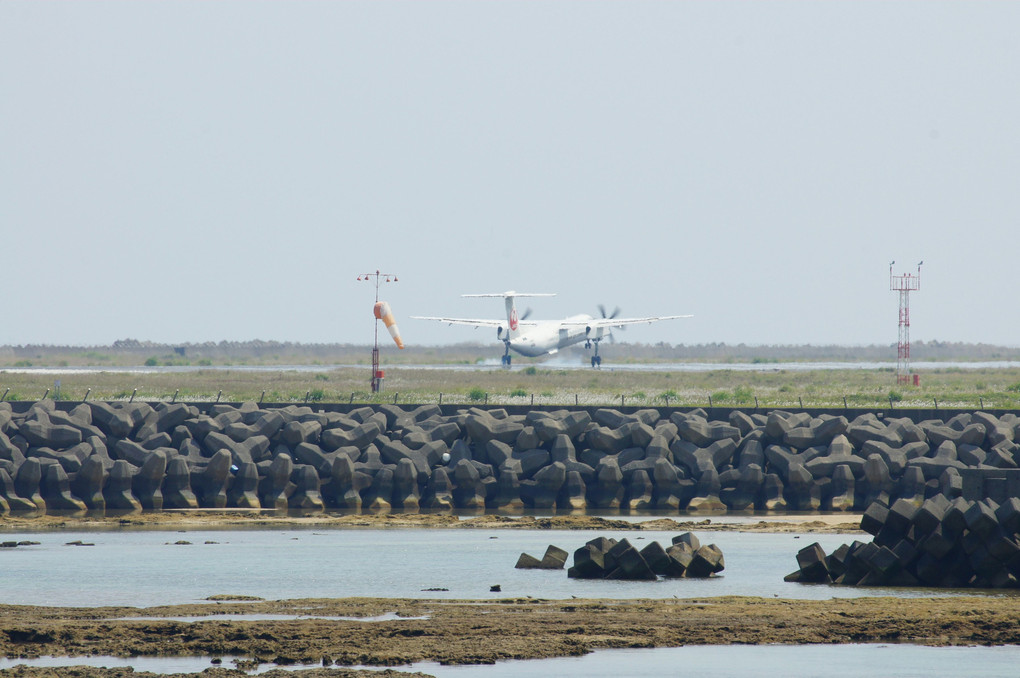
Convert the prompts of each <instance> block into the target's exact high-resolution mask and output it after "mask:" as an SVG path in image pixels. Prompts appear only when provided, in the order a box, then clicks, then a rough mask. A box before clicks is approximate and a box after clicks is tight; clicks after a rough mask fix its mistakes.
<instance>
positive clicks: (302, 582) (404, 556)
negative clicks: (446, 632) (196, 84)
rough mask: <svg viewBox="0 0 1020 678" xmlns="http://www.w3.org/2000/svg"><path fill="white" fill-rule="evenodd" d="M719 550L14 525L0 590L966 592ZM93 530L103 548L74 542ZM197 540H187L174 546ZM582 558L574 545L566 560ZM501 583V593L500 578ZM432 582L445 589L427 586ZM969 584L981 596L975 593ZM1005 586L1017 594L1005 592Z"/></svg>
mask: <svg viewBox="0 0 1020 678" xmlns="http://www.w3.org/2000/svg"><path fill="white" fill-rule="evenodd" d="M695 534H696V535H697V536H698V538H699V539H700V540H701V542H702V543H703V544H708V543H715V544H717V545H718V546H719V548H721V549H722V551H723V554H724V557H725V562H726V569H725V570H724V571H723V572H722V576H720V577H716V578H713V579H707V580H698V579H661V580H659V581H656V582H625V581H601V580H599V581H593V580H579V579H570V578H568V577H567V575H566V572H565V571H564V570H517V569H515V568H514V565H515V564H516V562H517V558H518V557H519V556H520V554H521V553H522V552H527V553H530V554H531V555H533V556H535V557H538V558H541V557H542V555H543V554H544V553H545V549H546V546H548V545H549V544H555V545H556V546H558V547H560V548H563V549H565V550H567V551H568V552H570V553H571V554H572V553H573V551H574V550H575V549H577V548H578V547H580V546H581V545H583V544H584V543H585V542H587V541H589V540H590V539H593V538H595V537H598V536H606V537H615V538H617V539H622V538H627V539H629V540H630V541H631V543H633V544H634V545H635V546H636V547H637V548H639V549H640V548H643V547H644V546H645V545H646V544H647V543H648V542H649V541H652V540H655V541H658V542H659V543H661V544H663V545H664V546H668V545H669V544H670V542H671V539H672V537H673V536H675V535H676V533H675V532H653V531H642V532H633V531H612V530H607V531H603V530H599V531H589V530H570V531H567V530H563V531H561V530H555V531H551V530H544V531H543V530H500V529H491V530H488V529H451V530H436V529H429V530H421V529H417V530H416V529H407V530H398V529H386V530H376V529H356V530H350V529H323V528H321V527H319V528H314V529H285V530H281V529H258V530H252V529H247V530H243V529H242V530H237V529H229V530H190V531H183V532H182V531H158V530H130V529H125V530H104V531H91V532H63V531H61V532H33V533H19V534H11V533H6V534H5V538H8V539H16V540H32V541H38V542H40V544H39V545H37V546H19V547H17V548H8V549H0V600H2V601H3V602H5V603H8V604H23V605H55V606H83V607H91V606H102V605H128V606H154V605H170V604H179V603H192V602H199V601H203V600H205V599H206V598H208V597H209V596H213V595H217V594H231V595H253V596H260V597H262V598H266V599H270V600H278V599H287V598H317V597H328V598H339V597H350V596H369V597H384V598H444V599H479V598H484V599H490V598H515V597H522V596H532V597H534V598H553V599H564V598H571V597H578V598H667V597H670V596H674V597H678V598H693V597H697V598H701V597H708V596H723V595H746V596H774V597H780V598H794V599H796V598H800V599H827V598H832V597H858V596H875V595H879V596H888V595H897V596H910V597H917V596H931V595H954V593H960V592H946V591H941V592H936V591H932V590H928V589H886V588H873V589H867V588H852V587H835V586H822V585H803V584H788V583H786V582H784V581H783V577H784V576H785V575H786V574H788V573H790V572H792V571H793V570H795V569H797V563H796V554H797V551H798V550H799V549H801V548H802V547H804V546H807V545H808V544H810V543H812V542H815V541H817V542H819V543H820V544H821V546H822V548H823V549H825V551H826V552H827V553H828V552H831V551H832V550H834V549H835V548H836V547H838V546H839V545H840V544H843V543H849V542H851V541H853V539H854V538H855V537H854V535H845V534H756V533H738V532H711V531H709V530H704V531H702V530H695ZM78 540H80V541H82V542H85V543H89V544H94V546H68V545H66V544H67V543H68V542H73V541H78ZM178 541H187V542H190V543H188V544H175V542H178ZM571 562H572V556H571V557H570V558H568V561H567V564H568V565H569V564H570V563H571ZM496 584H498V585H500V587H501V589H502V590H501V591H500V592H491V591H490V590H489V589H490V587H491V586H493V585H496ZM426 589H443V590H435V591H426ZM966 593H970V594H973V593H975V592H974V591H968V592H966ZM995 595H1009V594H1005V593H997V594H995Z"/></svg>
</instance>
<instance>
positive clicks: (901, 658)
mask: <svg viewBox="0 0 1020 678" xmlns="http://www.w3.org/2000/svg"><path fill="white" fill-rule="evenodd" d="M219 659H220V662H221V663H220V664H216V665H221V666H225V667H232V666H233V660H234V658H233V657H221V658H219ZM1018 661H1020V647H1017V646H1006V647H925V646H919V645H887V644H881V645H879V644H876V645H691V646H687V647H667V648H655V649H647V650H630V649H628V650H599V651H596V652H592V653H590V654H587V655H584V656H582V657H554V658H551V659H528V660H513V661H502V662H498V663H496V664H492V665H484V666H479V665H469V666H443V665H441V664H437V663H435V662H419V663H417V664H412V665H410V666H402V667H395V668H397V669H399V670H407V671H421V672H423V673H428V674H431V675H433V676H436V678H510V677H511V676H513V677H515V678H516V676H520V675H525V674H531V675H540V676H558V677H562V678H574V677H576V678H621V676H627V677H629V678H661V676H673V675H707V676H712V678H744V677H745V676H756V677H766V676H767V677H771V676H776V677H779V676H782V677H789V678H815V677H817V678H856V677H857V676H862V675H871V676H882V677H884V678H921V677H923V678H956V677H957V676H978V675H980V676H983V677H985V678H1014V677H1015V676H1016V675H1017V662H1018ZM19 664H25V665H30V666H48V667H59V666H74V665H87V666H104V667H108V668H119V667H133V668H134V669H135V670H136V671H151V672H154V673H170V674H172V673H185V672H198V671H202V670H203V669H206V668H209V667H210V666H213V665H214V664H213V663H212V658H211V657H129V658H122V657H40V658H38V659H32V660H28V659H0V669H6V668H11V667H13V666H17V665H19ZM272 668H292V669H305V668H311V666H308V665H295V666H289V667H288V666H284V667H279V666H276V665H272V664H263V665H261V666H260V667H259V668H258V670H257V671H254V672H252V673H259V672H264V671H268V670H270V669H272ZM360 668H373V667H360Z"/></svg>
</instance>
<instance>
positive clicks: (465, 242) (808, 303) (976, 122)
mask: <svg viewBox="0 0 1020 678" xmlns="http://www.w3.org/2000/svg"><path fill="white" fill-rule="evenodd" d="M1018 26H1020V3H1017V2H991V3H980V2H966V3H962V2H948V3H938V2H923V3H922V2H903V3H900V2H882V3H878V2H868V3H860V2H845V3H843V2H825V3H816V2H803V3H801V2H764V3H759V2H590V1H584V2H556V1H551V2H549V1H543V2H247V1H246V2H88V1H84V2H12V1H10V0H4V1H3V2H0V246H2V251H3V257H2V260H0V261H2V270H3V280H4V281H5V283H6V285H5V288H6V289H5V292H6V293H5V295H4V304H3V313H2V318H3V319H2V321H0V344H25V343H49V344H65V343H70V344H105V343H109V342H112V341H114V340H116V339H123V338H128V337H130V338H135V339H148V340H153V341H167V342H185V341H207V340H212V341H219V340H223V339H227V340H246V339H255V338H259V339H275V340H282V341H284V340H290V341H301V342H333V341H337V342H352V343H369V342H370V341H371V337H372V323H373V319H372V310H371V307H372V301H373V292H372V289H371V287H370V285H368V284H365V283H358V282H356V280H355V278H356V277H357V275H358V274H359V273H363V272H365V271H374V270H376V269H381V270H383V271H384V272H395V273H397V274H398V276H399V279H400V282H398V283H396V284H390V285H384V286H383V287H382V290H381V294H382V297H383V298H384V299H386V300H388V301H389V302H390V304H391V306H392V308H393V310H394V312H395V314H396V316H397V318H398V323H399V326H400V329H401V332H402V334H403V337H404V339H405V341H406V342H407V343H408V344H443V343H455V342H460V341H470V340H490V339H494V338H495V337H494V336H492V337H490V336H488V335H489V333H488V332H486V331H485V330H477V331H476V330H472V329H470V328H463V327H447V326H443V325H439V324H435V323H427V322H424V321H416V320H411V319H409V317H408V316H410V315H458V316H467V317H499V316H500V314H501V311H502V309H501V303H500V302H499V301H498V300H491V299H461V298H460V297H459V295H460V294H461V293H465V292H500V291H503V290H507V289H517V290H520V291H532V292H556V293H558V296H556V297H554V298H551V299H536V300H532V301H533V303H531V304H530V305H531V306H532V307H533V308H534V309H535V313H534V317H536V318H553V317H561V316H563V315H568V314H572V313H579V312H593V313H594V312H597V311H596V307H597V304H599V303H604V304H606V305H607V306H609V307H613V306H616V305H619V306H621V307H622V309H623V312H624V314H626V315H646V314H673V313H694V314H695V316H696V317H695V318H692V319H690V320H682V321H673V322H666V323H660V324H658V325H653V326H648V327H646V326H641V327H636V328H631V329H630V330H629V331H628V332H627V333H626V335H624V336H623V337H621V338H623V339H626V340H627V341H640V342H658V341H665V342H669V343H672V344H680V343H686V344H691V343H704V342H725V343H740V342H744V343H748V344H773V343H784V344H791V343H792V344H801V343H814V344H818V343H842V344H871V343H895V341H896V336H897V327H896V319H897V303H898V302H897V296H896V294H895V293H893V292H891V291H889V280H888V264H889V261H890V260H892V259H895V260H896V261H897V264H896V266H895V269H896V272H897V273H903V272H907V271H911V272H912V271H913V270H914V267H915V265H916V263H917V262H918V261H919V260H921V259H924V260H925V262H926V263H925V265H924V267H923V268H922V288H921V291H920V292H918V293H916V294H914V295H912V298H911V302H912V303H911V314H912V327H911V330H912V333H911V334H912V338H914V339H915V340H916V339H924V340H936V339H937V340H943V341H969V342H989V343H1001V344H1009V345H1017V344H1020V312H1018V311H1017V296H1018V295H1017V292H1018V289H1020V283H1018V276H1020V273H1018V264H1017V261H1018V256H1017V252H1018V246H1017V243H1018V242H1020V233H1018V226H1020V40H1018V39H1017V28H1018ZM492 334H493V335H494V333H492ZM383 336H384V337H385V333H384V334H383ZM494 350H496V351H497V352H498V350H499V349H498V346H497V347H495V348H494Z"/></svg>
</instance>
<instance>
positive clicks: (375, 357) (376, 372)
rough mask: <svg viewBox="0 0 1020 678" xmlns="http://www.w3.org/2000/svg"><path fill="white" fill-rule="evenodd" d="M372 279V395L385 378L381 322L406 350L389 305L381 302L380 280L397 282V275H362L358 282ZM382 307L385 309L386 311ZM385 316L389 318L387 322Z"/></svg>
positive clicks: (377, 272) (376, 391)
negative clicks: (380, 352) (381, 357)
mask: <svg viewBox="0 0 1020 678" xmlns="http://www.w3.org/2000/svg"><path fill="white" fill-rule="evenodd" d="M372 278H375V307H374V314H375V322H374V323H373V325H374V326H375V341H374V343H373V344H372V381H371V383H372V393H378V392H379V389H380V388H382V380H383V377H384V376H385V375H384V374H383V371H382V370H381V369H379V320H382V321H383V322H384V323H386V328H387V329H388V330H389V331H390V336H392V337H393V340H394V341H395V342H396V343H397V346H398V347H399V348H404V342H403V340H402V339H401V338H400V333H399V332H398V331H397V324H396V321H395V320H394V319H393V313H392V312H390V307H389V304H387V303H386V302H385V301H384V302H380V301H379V279H380V278H382V279H384V280H385V282H397V275H396V274H395V273H380V272H379V271H378V270H377V271H376V272H375V273H362V274H361V275H359V276H358V280H363V281H365V282H368V281H369V280H371V279H372ZM381 307H384V308H385V311H383V309H382V308H381ZM384 316H388V317H389V320H388V321H387V320H386V318H385V317H384Z"/></svg>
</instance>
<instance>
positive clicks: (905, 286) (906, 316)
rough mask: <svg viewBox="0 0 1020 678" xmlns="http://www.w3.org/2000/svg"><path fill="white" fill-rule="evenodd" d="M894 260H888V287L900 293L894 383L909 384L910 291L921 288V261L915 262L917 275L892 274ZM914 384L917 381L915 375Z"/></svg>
mask: <svg viewBox="0 0 1020 678" xmlns="http://www.w3.org/2000/svg"><path fill="white" fill-rule="evenodd" d="M895 263H896V262H895V261H891V262H889V289H890V290H893V291H894V292H899V293H900V337H899V342H898V343H897V345H896V383H897V384H909V383H910V382H911V375H910V293H911V292H912V291H914V292H916V291H917V290H920V289H921V264H923V263H924V262H923V261H921V262H920V263H918V264H917V275H916V276H915V275H913V274H910V273H904V274H903V275H893V272H892V267H893V264H895ZM913 382H914V385H915V386H916V385H917V383H918V379H917V378H916V376H915V377H914V379H913Z"/></svg>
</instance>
